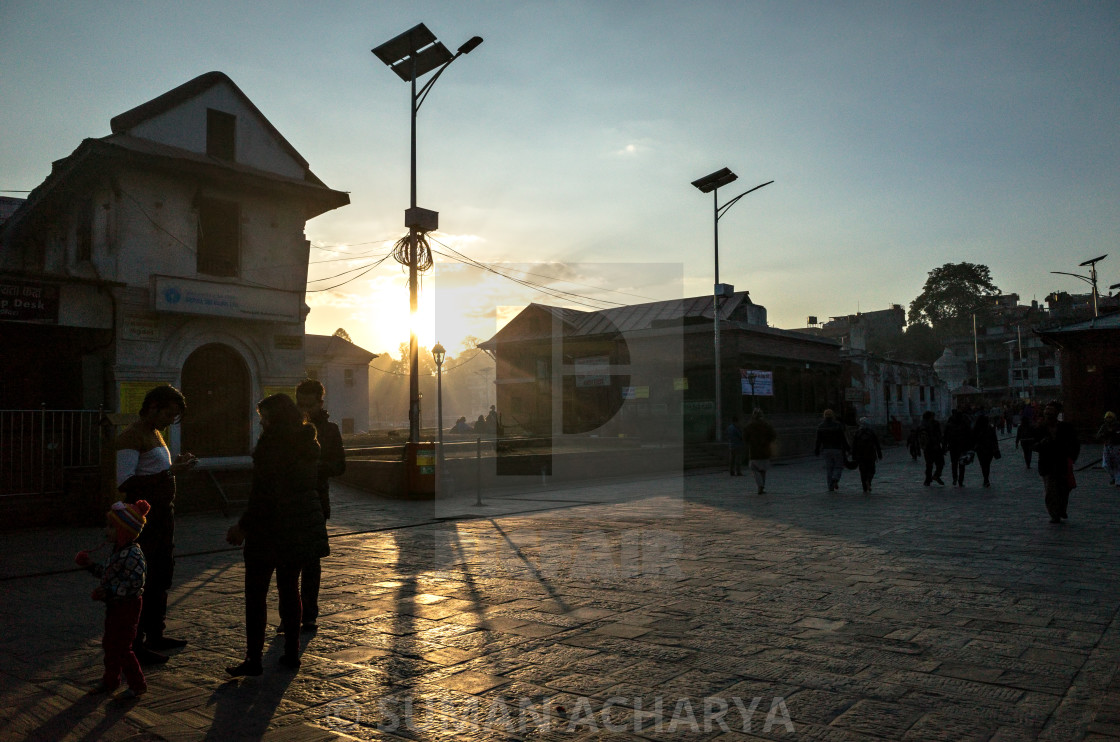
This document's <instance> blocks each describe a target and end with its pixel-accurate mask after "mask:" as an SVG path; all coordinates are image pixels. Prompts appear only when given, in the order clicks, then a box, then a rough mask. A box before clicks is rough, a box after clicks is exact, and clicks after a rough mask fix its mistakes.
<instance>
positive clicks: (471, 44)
mask: <svg viewBox="0 0 1120 742" xmlns="http://www.w3.org/2000/svg"><path fill="white" fill-rule="evenodd" d="M481 43H482V37H481V36H472V37H470V39H468V40H467V42H466V43H465V44H463V45H462V46H460V47H459V52H458V53H459V54H470V53H471V52H473V51H474V50H475V49H477V48H478V45H479V44H481Z"/></svg>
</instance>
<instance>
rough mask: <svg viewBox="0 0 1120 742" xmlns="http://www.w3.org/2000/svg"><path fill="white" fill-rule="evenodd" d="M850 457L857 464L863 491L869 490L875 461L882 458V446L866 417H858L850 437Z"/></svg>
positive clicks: (873, 474)
mask: <svg viewBox="0 0 1120 742" xmlns="http://www.w3.org/2000/svg"><path fill="white" fill-rule="evenodd" d="M852 458H854V459H855V460H856V464H858V465H859V478H860V480H861V481H862V482H863V491H864V492H870V491H871V480H873V479H874V478H875V462H876V461H882V460H883V448H882V446H880V445H879V436H878V435H876V434H875V430H874V429H873V428H872V427H871V420H870V419H869V418H866V417H861V418H860V419H859V430H857V431H856V434H855V437H854V438H853V439H852Z"/></svg>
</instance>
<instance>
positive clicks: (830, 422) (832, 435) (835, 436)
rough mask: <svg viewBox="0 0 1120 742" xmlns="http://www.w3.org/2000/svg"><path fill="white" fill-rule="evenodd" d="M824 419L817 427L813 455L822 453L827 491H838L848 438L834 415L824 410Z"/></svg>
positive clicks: (830, 411) (841, 424)
mask: <svg viewBox="0 0 1120 742" xmlns="http://www.w3.org/2000/svg"><path fill="white" fill-rule="evenodd" d="M823 417H824V419H823V420H822V421H821V424H820V425H818V426H817V441H816V445H815V446H814V454H815V455H817V456H820V455H821V453H822V452H823V453H824V472H825V479H826V480H827V481H828V491H829V492H832V491H833V490H838V489H840V475H841V474H843V473H844V452H845V451H847V450H849V449H848V437H847V435H846V434H845V432H844V425H843V423H841V422H840V421H839V420H837V419H836V413H834V412H833V411H832V410H825V411H824V414H823Z"/></svg>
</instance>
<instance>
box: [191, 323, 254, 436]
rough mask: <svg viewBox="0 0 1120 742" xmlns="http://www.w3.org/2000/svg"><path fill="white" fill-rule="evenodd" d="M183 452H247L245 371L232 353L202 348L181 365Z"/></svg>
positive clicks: (219, 347)
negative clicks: (183, 411)
mask: <svg viewBox="0 0 1120 742" xmlns="http://www.w3.org/2000/svg"><path fill="white" fill-rule="evenodd" d="M182 391H183V396H185V397H186V398H187V414H186V415H184V416H183V422H182V436H183V439H182V445H181V449H182V450H183V451H190V452H191V453H193V454H194V455H195V456H244V455H246V454H248V453H249V422H250V419H251V414H250V412H251V410H250V401H249V371H248V369H247V368H246V367H245V362H244V361H243V360H242V359H241V356H239V355H238V354H237V352H236V351H235V350H233V349H232V348H230V347H229V346H226V345H221V344H219V343H212V344H210V345H203V346H202V347H201V348H199V349H198V350H196V351H195V352H193V353H191V354H190V356H189V357H188V358H187V361H186V363H184V364H183V382H182Z"/></svg>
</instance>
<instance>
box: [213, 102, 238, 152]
mask: <svg viewBox="0 0 1120 742" xmlns="http://www.w3.org/2000/svg"><path fill="white" fill-rule="evenodd" d="M236 132H237V117H236V116H234V115H232V114H229V113H225V112H224V111H215V110H214V109H213V108H207V109H206V154H208V155H210V156H211V157H217V158H219V159H222V160H230V161H233V160H236V159H237V158H236V157H235V156H234V155H235V153H236V151H237V147H236V145H237V136H236Z"/></svg>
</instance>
